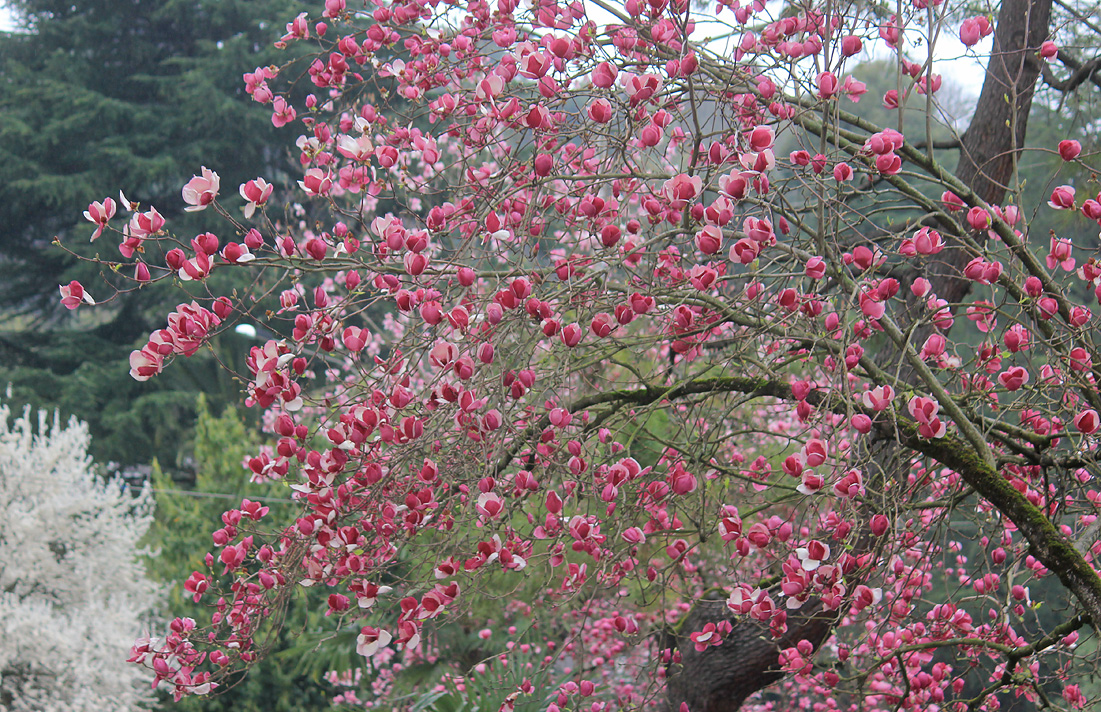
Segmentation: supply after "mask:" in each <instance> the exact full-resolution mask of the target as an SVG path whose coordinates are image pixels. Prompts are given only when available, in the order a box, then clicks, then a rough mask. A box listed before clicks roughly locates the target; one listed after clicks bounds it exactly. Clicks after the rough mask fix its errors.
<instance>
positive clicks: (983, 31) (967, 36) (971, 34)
mask: <svg viewBox="0 0 1101 712" xmlns="http://www.w3.org/2000/svg"><path fill="white" fill-rule="evenodd" d="M993 31H994V28H993V27H992V26H991V24H990V20H989V18H987V17H986V16H985V15H980V16H978V17H970V18H968V19H966V20H964V21H963V22H962V23H961V24H960V42H962V43H963V44H964V45H966V46H968V47H974V46H975V45H977V44H978V43H979V40H981V39H982V38H984V37H986V36H988V35H989V34H990V33H991V32H993Z"/></svg>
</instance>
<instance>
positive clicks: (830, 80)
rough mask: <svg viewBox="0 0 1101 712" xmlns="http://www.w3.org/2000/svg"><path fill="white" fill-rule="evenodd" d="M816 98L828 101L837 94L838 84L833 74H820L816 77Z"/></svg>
mask: <svg viewBox="0 0 1101 712" xmlns="http://www.w3.org/2000/svg"><path fill="white" fill-rule="evenodd" d="M817 84H818V98H819V99H829V98H830V97H832V96H834V95H835V94H837V91H838V89H839V88H840V83H839V82H838V81H837V75H835V74H834V73H833V72H822V73H821V74H819V75H818V80H817Z"/></svg>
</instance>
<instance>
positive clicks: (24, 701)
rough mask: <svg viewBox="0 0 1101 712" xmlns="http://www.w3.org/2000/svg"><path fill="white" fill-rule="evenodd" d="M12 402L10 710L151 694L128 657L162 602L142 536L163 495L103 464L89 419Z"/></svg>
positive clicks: (3, 463)
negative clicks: (133, 487)
mask: <svg viewBox="0 0 1101 712" xmlns="http://www.w3.org/2000/svg"><path fill="white" fill-rule="evenodd" d="M10 420H11V419H10V412H9V410H8V408H7V407H4V406H0V508H2V510H0V511H2V512H3V519H2V522H3V523H2V525H0V712H52V711H53V710H58V711H61V710H64V711H65V712H84V711H85V710H86V711H88V712H93V711H94V712H108V711H114V710H134V709H142V708H143V707H145V705H144V703H145V702H147V701H149V700H150V699H151V690H149V689H148V683H147V682H145V683H143V677H144V676H143V673H142V670H141V669H140V668H138V667H137V666H134V665H129V664H127V662H126V658H127V653H128V651H129V649H130V646H131V644H132V643H133V640H134V638H135V637H136V636H137V635H139V634H140V633H141V631H142V630H143V629H144V628H145V627H147V625H148V621H147V617H148V615H149V614H150V612H151V611H152V610H153V608H154V607H155V606H156V604H157V603H158V600H159V597H158V594H157V593H156V586H155V585H154V584H153V583H152V582H151V581H150V580H149V579H148V578H147V577H146V573H145V567H144V566H143V564H142V562H141V559H140V555H141V554H142V553H143V551H142V549H141V547H140V545H139V543H138V542H139V541H140V540H141V538H142V536H143V535H144V534H145V532H146V531H147V530H148V529H149V525H150V522H151V513H152V497H151V496H150V493H149V492H148V491H144V492H142V493H141V494H140V495H138V496H136V497H135V496H134V495H133V494H132V493H131V492H129V491H127V490H126V489H125V488H124V487H123V486H121V485H120V483H119V482H117V481H104V480H102V479H101V478H98V477H97V476H96V474H95V473H94V472H93V471H92V461H91V458H90V457H89V456H88V443H89V435H88V429H87V427H86V426H85V425H84V424H83V423H80V422H78V421H76V420H75V419H73V420H70V421H69V423H68V424H67V425H63V424H62V423H61V421H60V418H58V417H57V415H56V414H55V416H54V418H53V419H52V421H51V420H50V418H49V417H48V415H47V413H45V412H39V413H38V418H37V421H38V422H37V424H34V423H32V420H31V414H30V411H29V410H27V411H25V412H24V413H23V416H22V417H21V418H17V419H15V420H14V422H10Z"/></svg>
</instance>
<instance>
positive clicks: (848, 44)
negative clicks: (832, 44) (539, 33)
mask: <svg viewBox="0 0 1101 712" xmlns="http://www.w3.org/2000/svg"><path fill="white" fill-rule="evenodd" d="M863 47H864V42H863V41H862V40H861V39H860V38H859V37H857V36H856V35H845V37H843V38H842V39H841V56H842V57H852V56H853V55H855V54H859V53H860V50H861V49H862V48H863Z"/></svg>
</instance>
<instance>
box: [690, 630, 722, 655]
mask: <svg viewBox="0 0 1101 712" xmlns="http://www.w3.org/2000/svg"><path fill="white" fill-rule="evenodd" d="M689 637H690V638H691V639H692V643H693V644H694V645H695V646H696V652H698V653H702V652H703V651H705V650H707V649H708V648H709V647H711V646H713V645H722V644H723V638H722V634H721V633H720V632H719V631H718V630H717V629H716V628H715V624H714V623H708V624H707V625H705V626H704V627H703V630H701V631H698V632H696V633H692V634H691V635H690V636H689Z"/></svg>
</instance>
